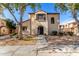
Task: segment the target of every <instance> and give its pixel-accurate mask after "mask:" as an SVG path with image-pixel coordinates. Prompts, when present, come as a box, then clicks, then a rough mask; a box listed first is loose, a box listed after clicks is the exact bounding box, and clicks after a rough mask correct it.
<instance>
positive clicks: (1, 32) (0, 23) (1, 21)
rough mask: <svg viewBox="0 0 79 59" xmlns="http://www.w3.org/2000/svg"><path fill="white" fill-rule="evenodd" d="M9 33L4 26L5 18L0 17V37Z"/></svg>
mask: <svg viewBox="0 0 79 59" xmlns="http://www.w3.org/2000/svg"><path fill="white" fill-rule="evenodd" d="M10 33H11V31H10V29H9V28H8V27H7V25H6V18H5V17H3V16H2V15H0V35H7V34H10Z"/></svg>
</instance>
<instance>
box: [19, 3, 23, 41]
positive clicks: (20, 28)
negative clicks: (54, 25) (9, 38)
mask: <svg viewBox="0 0 79 59" xmlns="http://www.w3.org/2000/svg"><path fill="white" fill-rule="evenodd" d="M22 7H23V6H22V5H21V4H20V8H19V9H20V23H19V40H22V39H23V34H22V17H23V11H22Z"/></svg>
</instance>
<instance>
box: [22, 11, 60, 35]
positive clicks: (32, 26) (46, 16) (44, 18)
mask: <svg viewBox="0 0 79 59" xmlns="http://www.w3.org/2000/svg"><path fill="white" fill-rule="evenodd" d="M59 17H60V14H59V13H46V12H44V11H42V10H39V11H37V12H35V13H29V20H27V21H24V22H23V33H25V34H26V33H28V34H30V35H43V34H47V35H48V34H51V33H52V31H59Z"/></svg>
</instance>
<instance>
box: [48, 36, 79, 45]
mask: <svg viewBox="0 0 79 59" xmlns="http://www.w3.org/2000/svg"><path fill="white" fill-rule="evenodd" d="M47 40H48V43H49V44H52V45H79V37H78V36H48V38H47Z"/></svg>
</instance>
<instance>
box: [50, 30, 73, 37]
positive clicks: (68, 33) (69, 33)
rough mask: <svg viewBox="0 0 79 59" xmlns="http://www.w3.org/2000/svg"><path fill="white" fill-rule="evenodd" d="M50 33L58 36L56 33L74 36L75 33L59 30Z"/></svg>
mask: <svg viewBox="0 0 79 59" xmlns="http://www.w3.org/2000/svg"><path fill="white" fill-rule="evenodd" d="M50 35H52V36H56V35H59V36H63V35H70V36H73V35H74V33H73V32H57V31H52V33H51V34H50Z"/></svg>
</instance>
